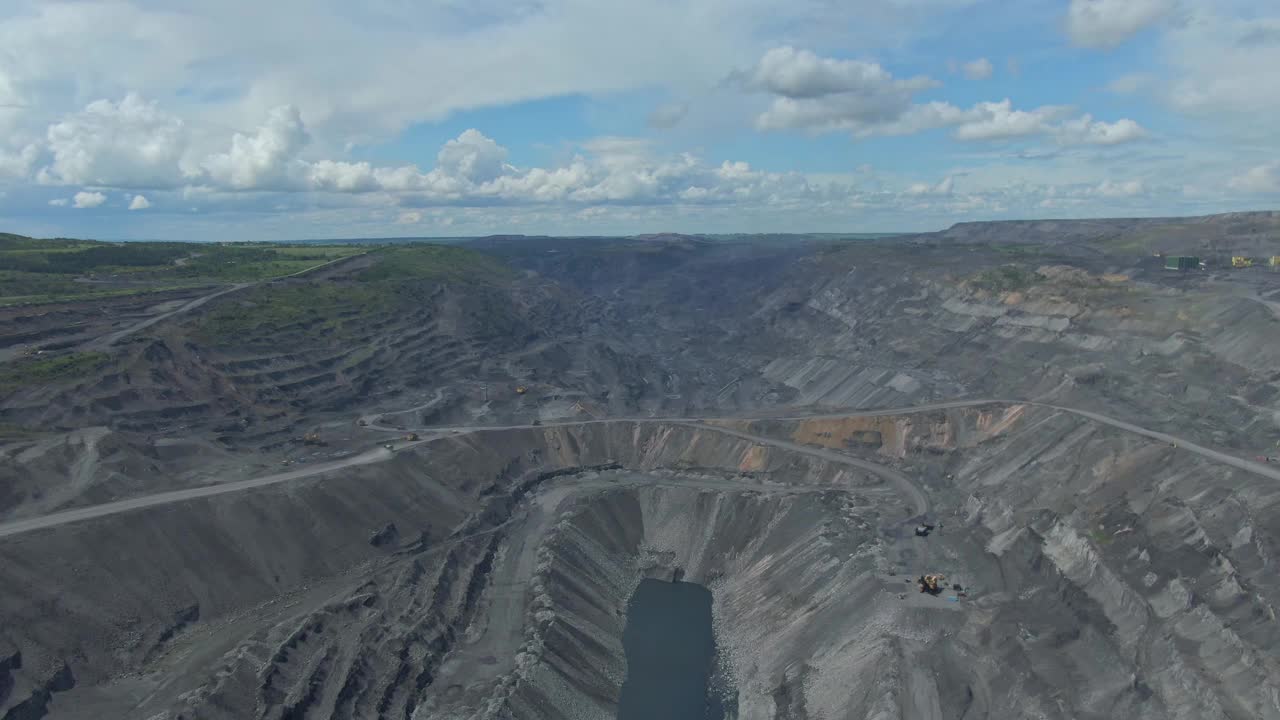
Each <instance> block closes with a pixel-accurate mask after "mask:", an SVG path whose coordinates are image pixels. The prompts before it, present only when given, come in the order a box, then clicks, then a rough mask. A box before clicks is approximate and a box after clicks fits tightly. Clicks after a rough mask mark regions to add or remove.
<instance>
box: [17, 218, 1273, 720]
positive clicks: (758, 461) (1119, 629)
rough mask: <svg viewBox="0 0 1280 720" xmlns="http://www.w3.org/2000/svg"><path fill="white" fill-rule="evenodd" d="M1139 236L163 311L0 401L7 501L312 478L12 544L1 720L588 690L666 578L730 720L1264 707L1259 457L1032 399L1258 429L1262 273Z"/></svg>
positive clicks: (1241, 714)
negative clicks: (253, 329) (164, 317)
mask: <svg viewBox="0 0 1280 720" xmlns="http://www.w3.org/2000/svg"><path fill="white" fill-rule="evenodd" d="M1237 220H1238V221H1239V222H1241V223H1245V224H1246V225H1248V226H1249V227H1248V228H1243V229H1240V228H1237V229H1238V230H1240V232H1235V231H1234V230H1233V231H1232V233H1227V234H1229V235H1231V236H1232V237H1239V238H1241V242H1244V243H1246V245H1244V246H1242V247H1246V248H1247V246H1248V244H1249V243H1251V244H1253V245H1255V246H1257V248H1262V247H1263V246H1264V245H1265V246H1266V247H1270V245H1267V243H1273V242H1274V241H1273V240H1272V239H1270V236H1269V235H1266V233H1264V232H1261V231H1257V232H1255V231H1254V230H1249V228H1255V229H1256V228H1257V227H1262V228H1264V229H1265V228H1266V227H1269V225H1268V223H1272V222H1273V220H1274V218H1272V217H1271V216H1266V217H1252V218H1242V219H1241V218H1238V219H1237ZM1228 221H1229V219H1227V220H1221V221H1216V222H1228ZM1246 221H1247V222H1246ZM1152 222H1154V221H1116V222H1114V223H1111V224H1106V223H1102V224H1097V223H1077V224H1070V223H1051V224H1035V225H1019V226H1007V227H1005V226H1001V227H995V228H993V227H975V226H967V227H965V226H962V227H957V228H954V229H953V230H952V231H949V232H948V233H943V234H940V235H938V236H931V237H928V238H913V239H907V240H898V241H895V242H894V243H867V244H858V245H856V246H854V245H834V244H823V243H820V242H815V243H810V244H802V243H778V244H777V245H766V244H763V243H760V244H755V243H746V242H736V241H734V242H730V241H725V242H712V241H710V240H703V239H688V238H683V239H682V238H676V239H675V240H670V242H668V240H669V239H662V238H655V239H650V240H646V241H644V243H642V244H644V247H642V248H636V247H630V246H627V247H624V248H623V249H622V250H616V249H613V248H606V249H604V250H602V249H600V248H599V247H597V245H598V243H597V241H596V240H595V239H591V240H567V239H543V240H536V239H523V240H520V241H519V242H515V241H512V242H511V243H504V242H500V241H499V240H490V241H487V242H488V243H489V250H490V251H492V252H494V253H495V254H497V255H499V256H501V257H503V258H504V259H505V260H506V261H507V262H509V263H511V264H512V265H513V266H514V267H517V268H520V269H523V270H527V271H528V273H525V274H521V275H520V276H519V277H518V279H516V280H513V281H512V282H511V284H510V285H504V286H499V287H490V286H485V287H484V288H482V289H476V288H467V287H462V286H457V285H440V286H438V287H436V286H432V287H430V288H426V287H424V288H418V290H421V292H420V293H418V294H414V295H413V296H412V297H411V298H410V300H411V302H410V303H409V304H408V305H406V306H405V307H404V308H402V310H403V311H402V312H400V311H397V312H394V313H390V314H388V315H385V316H377V317H374V318H373V319H372V320H370V321H369V322H368V323H367V324H362V325H360V326H358V327H356V328H354V329H352V332H355V335H353V336H352V337H354V338H355V339H354V340H351V341H349V342H345V343H337V342H328V341H326V340H325V339H324V338H322V337H321V338H316V337H313V335H314V334H312V333H310V332H309V330H308V327H310V326H307V327H301V326H299V327H290V328H288V329H287V330H288V333H289V334H288V338H290V340H289V342H283V341H276V340H273V339H272V338H270V337H267V336H263V335H256V336H253V337H248V338H244V339H243V342H233V343H227V344H223V345H219V346H213V347H210V346H205V345H202V344H201V341H200V339H199V334H198V332H197V330H198V324H199V312H193V313H192V314H191V315H190V316H187V317H185V318H184V319H180V320H176V321H174V322H173V323H169V324H165V323H159V324H157V325H155V326H154V330H151V329H148V331H147V332H143V333H139V334H137V335H136V336H133V337H132V338H131V339H130V341H129V342H128V343H125V344H124V345H122V346H120V347H113V348H112V353H113V355H112V358H111V361H110V362H109V363H108V364H107V365H104V366H103V368H102V369H101V370H97V371H94V373H90V374H88V375H87V376H85V377H83V378H74V379H72V380H70V381H68V382H67V383H66V384H63V385H57V386H55V385H50V386H49V387H39V388H30V389H24V390H22V391H20V392H16V393H15V394H13V395H12V396H8V397H6V398H3V402H0V523H4V524H11V523H13V522H15V521H23V520H25V519H28V518H33V517H39V516H42V515H44V514H46V513H50V512H60V511H69V510H74V509H76V508H82V507H85V506H94V505H99V504H101V503H106V502H110V501H115V500H121V499H125V498H135V497H143V496H146V497H150V496H152V494H153V493H157V492H161V491H183V490H187V489H191V488H200V487H205V486H209V485H217V484H220V483H225V482H226V481H228V480H241V479H244V478H246V477H250V478H251V477H263V476H269V475H274V474H276V473H294V472H296V473H298V475H297V478H296V479H291V480H289V481H287V482H278V483H276V484H273V485H269V486H262V487H253V488H249V489H240V490H238V491H236V492H227V493H225V494H217V495H210V496H202V497H187V499H183V500H181V501H174V502H167V503H163V504H156V505H151V506H148V507H145V508H141V509H134V510H130V511H128V512H119V513H115V514H107V515H103V516H101V517H95V518H93V519H89V520H82V521H80V522H70V523H66V524H61V525H57V526H54V527H46V528H44V529H39V530H31V531H28V532H22V533H15V534H11V535H4V536H3V537H0V718H9V717H13V718H21V717H35V716H43V717H48V718H54V719H57V718H85V719H88V718H116V717H119V718H147V719H156V720H159V719H160V718H168V719H170V720H176V719H177V718H188V719H192V718H205V719H210V720H220V719H227V720H230V719H231V718H272V719H281V720H283V719H286V718H290V719H294V720H296V719H298V718H384V717H386V718H397V719H399V718H417V719H418V720H422V719H424V718H433V719H434V718H443V719H460V718H467V719H471V718H495V719H507V718H566V717H567V718H612V717H614V713H615V708H616V703H617V700H618V697H619V692H620V688H621V686H622V683H623V681H624V679H625V677H626V672H627V667H626V659H625V655H624V653H623V648H622V637H623V632H624V628H625V623H626V617H625V608H626V605H627V602H628V599H629V598H630V596H631V594H632V592H633V591H634V588H635V587H636V586H637V585H638V584H639V583H640V582H641V580H643V579H645V578H658V579H663V580H669V579H671V578H673V577H682V578H684V579H687V580H690V581H694V582H697V583H700V584H702V585H704V586H706V587H707V588H709V589H710V590H711V592H712V603H713V604H712V611H713V617H714V626H715V634H716V643H717V647H718V652H719V654H718V656H717V665H716V673H715V676H716V681H717V683H718V684H719V685H721V686H722V687H724V688H726V689H727V690H728V695H727V697H729V698H730V699H731V702H730V707H731V710H732V712H733V713H734V716H735V717H739V718H771V719H772V718H778V719H781V718H787V719H790V720H797V719H802V718H811V719H816V718H843V717H857V718H863V717H866V718H884V719H888V718H951V717H960V718H971V717H988V716H990V717H1008V718H1021V717H1040V718H1064V719H1065V718H1089V719H1092V718H1097V719H1102V718H1159V719H1160V720H1167V718H1170V717H1173V718H1189V719H1190V718H1229V719H1231V720H1236V719H1238V718H1280V681H1278V680H1277V678H1280V663H1278V661H1277V657H1280V625H1277V620H1276V598H1277V597H1280V576H1277V574H1276V566H1277V557H1278V556H1280V485H1277V483H1276V481H1275V479H1274V478H1273V477H1268V476H1266V475H1265V474H1258V473H1256V472H1250V471H1247V470H1245V469H1235V466H1232V465H1227V464H1222V463H1220V462H1214V461H1211V460H1209V459H1205V457H1209V456H1208V455H1201V454H1196V453H1193V452H1190V451H1188V450H1187V448H1186V446H1185V445H1184V446H1183V447H1174V446H1173V445H1172V444H1171V441H1166V442H1160V441H1156V440H1151V439H1149V436H1148V435H1141V434H1134V433H1130V432H1126V431H1123V430H1120V429H1117V428H1116V427H1115V426H1112V425H1107V424H1102V423H1099V422H1096V421H1095V420H1091V419H1089V418H1088V416H1087V415H1083V416H1082V415H1080V414H1073V413H1070V412H1064V411H1061V410H1058V409H1055V407H1053V406H1058V407H1063V408H1075V409H1078V410H1083V411H1090V412H1093V413H1100V414H1103V415H1106V416H1109V417H1112V418H1116V419H1118V420H1120V421H1124V422H1128V423H1132V424H1135V425H1139V426H1141V427H1142V428H1146V429H1149V430H1153V431H1157V432H1164V433H1169V434H1170V435H1175V436H1177V438H1186V439H1187V440H1190V441H1192V442H1194V443H1198V444H1202V445H1204V446H1205V447H1207V448H1212V449H1214V450H1216V451H1219V452H1221V453H1225V454H1227V455H1230V456H1232V458H1235V460H1234V462H1235V463H1236V466H1243V467H1249V463H1244V462H1242V460H1244V459H1251V458H1254V457H1256V456H1258V455H1263V456H1264V457H1265V455H1266V454H1270V455H1272V456H1275V455H1276V454H1277V453H1276V451H1275V449H1274V448H1276V447H1277V442H1280V409H1277V406H1276V400H1277V398H1280V376H1277V375H1276V368H1277V367H1278V366H1280V333H1277V332H1276V331H1275V330H1276V327H1277V323H1278V322H1280V320H1278V319H1277V318H1280V315H1277V299H1278V298H1280V286H1276V285H1275V282H1276V278H1280V275H1276V276H1273V275H1271V274H1268V273H1267V272H1266V271H1265V270H1263V269H1262V268H1252V269H1250V270H1249V271H1247V272H1242V273H1238V274H1229V273H1227V272H1225V271H1224V272H1216V271H1215V272H1205V273H1202V274H1196V275H1191V274H1186V275H1176V276H1175V275H1172V274H1163V271H1162V270H1161V269H1160V267H1159V262H1158V259H1154V258H1150V257H1120V256H1117V255H1113V254H1107V253H1105V252H1102V251H1100V250H1099V248H1104V249H1105V247H1107V243H1110V242H1112V241H1113V240H1114V239H1115V237H1116V236H1115V235H1114V233H1117V232H1121V233H1151V232H1156V231H1155V230H1153V228H1162V227H1163V228H1166V229H1167V228H1168V227H1169V225H1168V222H1169V221H1160V222H1165V225H1159V224H1155V225H1153V224H1152ZM1188 222H1189V221H1188ZM1231 222H1235V221H1231ZM1191 224H1192V225H1194V223H1191ZM1068 225H1070V227H1068ZM1187 227H1190V225H1188V226H1187ZM1202 229H1203V228H1199V229H1197V228H1191V229H1186V228H1183V230H1185V231H1186V233H1187V234H1186V235H1185V236H1183V235H1178V236H1177V237H1175V238H1174V239H1176V240H1178V241H1179V242H1182V241H1184V240H1185V241H1186V242H1187V243H1191V242H1193V241H1195V242H1198V240H1195V238H1194V237H1192V235H1193V234H1194V233H1195V232H1200V230H1202ZM1246 230H1248V232H1245V231H1246ZM1161 232H1163V230H1161ZM1224 232H1225V231H1224ZM993 233H994V235H993ZM1022 233H1027V234H1029V235H1028V236H1027V237H1031V236H1036V237H1038V236H1045V237H1047V236H1049V235H1053V236H1054V237H1055V238H1057V240H1055V241H1054V242H1052V243H1049V242H1046V243H1044V244H1043V245H1039V246H1037V245H1031V244H1030V243H1028V242H1026V238H1023V239H1022V240H1018V238H1019V237H1022V235H1021V234H1022ZM995 235H1000V236H1002V237H1003V236H1005V235H1007V236H1008V237H1007V238H1006V240H1008V241H1009V242H1008V243H1002V242H997V243H995V244H993V245H992V246H988V245H987V243H990V242H991V238H992V237H995ZM1126 237H1128V236H1126ZM1143 237H1146V235H1143ZM1196 237H1199V236H1196ZM984 238H985V239H984ZM1122 239H1123V238H1122ZM480 245H481V246H484V245H485V243H480ZM562 246H563V247H562ZM549 249H558V250H563V252H557V253H555V254H551V253H549V252H548V250H549ZM1255 270H1256V272H1255ZM335 272H337V271H335ZM337 280H338V281H342V282H346V281H347V280H343V279H342V278H341V277H340V278H338V279H337ZM317 282H318V281H317ZM121 302H123V301H121ZM220 302H222V301H221V300H219V299H214V300H212V301H210V302H209V304H208V308H206V309H216V308H217V307H218V306H219V303H220ZM144 310H145V308H143V309H140V310H138V311H137V312H139V313H143V311H144ZM63 313H64V314H65V315H66V316H67V317H66V320H67V321H70V320H71V319H74V317H75V313H74V312H73V311H72V310H65V311H63ZM6 314H7V315H6ZM0 315H4V317H0V332H3V331H5V326H4V325H3V323H4V322H8V320H6V319H5V317H7V316H8V315H21V318H18V319H20V320H22V323H18V321H17V320H13V323H16V324H24V325H29V326H31V327H29V328H28V329H27V330H26V332H40V333H44V332H52V329H51V326H52V325H56V324H57V323H54V322H53V320H50V319H48V318H45V319H40V318H38V317H36V315H34V314H33V313H31V312H29V311H26V310H24V311H18V310H6V311H4V313H0ZM28 316H29V317H28ZM58 317H62V316H61V315H59V316H58ZM140 317H142V316H141V315H140ZM58 322H63V320H58ZM95 322H98V323H99V324H104V323H106V322H107V321H105V320H102V319H99V320H97V321H95ZM317 322H318V321H317ZM41 323H45V324H41ZM46 325H49V327H46ZM357 331H358V332H357ZM85 332H88V331H85ZM295 341H296V342H295ZM517 387H519V388H523V391H517V390H516V388H517ZM957 399H960V400H966V399H976V401H977V402H978V404H976V405H973V406H965V407H959V406H956V405H955V404H954V403H951V402H950V401H954V400H957ZM984 399H990V401H989V402H988V401H985V400H984ZM1032 401H1035V402H1032ZM1035 403H1046V404H1044V405H1039V404H1035ZM920 406H927V407H931V408H933V409H930V410H923V409H917V410H915V411H912V410H909V409H903V408H911V407H917V408H919V407H920ZM865 408H882V409H883V408H899V409H900V410H894V411H888V412H884V413H881V414H872V415H866V414H863V415H859V414H857V413H856V411H857V410H858V409H865ZM609 417H614V418H623V419H617V420H613V421H605V420H602V419H603V418H609ZM1095 417H1096V416H1095ZM645 418H648V419H645ZM692 418H702V419H703V420H702V421H698V420H694V419H692ZM535 421H536V422H538V423H539V424H538V425H536V426H535V425H534V422H535ZM478 426H499V427H500V428H502V429H489V430H484V431H480V430H477V427H478ZM431 427H435V428H437V429H438V428H440V427H448V428H454V429H455V430H454V431H450V432H439V433H432V432H430V431H429V429H428V428H431ZM418 433H420V434H421V437H420V438H416V439H415V438H413V437H412V436H413V435H414V434H418ZM313 434H314V437H313ZM388 445H389V446H391V449H390V450H386V449H384V448H385V447H386V446H388ZM370 453H373V455H370ZM366 456H367V457H366ZM353 457H354V458H361V457H366V459H367V460H368V462H364V461H361V462H364V464H359V465H353V466H350V467H346V468H345V469H341V470H331V471H328V472H313V471H310V470H308V468H315V467H316V466H317V464H318V463H341V462H344V459H349V458H353ZM1219 459H1221V456H1219ZM1261 464H1262V465H1264V466H1265V467H1273V466H1271V465H1269V464H1266V463H1261ZM330 467H332V466H330ZM922 523H925V524H930V525H934V526H935V528H934V530H932V531H931V532H930V533H929V534H928V535H927V536H924V537H921V536H917V535H916V534H915V532H914V530H915V528H916V527H918V526H919V525H921V524H922ZM925 573H941V574H943V575H945V576H946V581H945V583H944V588H951V589H949V590H947V589H944V591H943V592H941V593H940V594H939V595H938V596H931V595H928V594H922V593H920V592H917V586H916V579H917V578H919V577H920V576H921V575H923V574H925ZM956 584H958V585H960V587H961V588H962V589H961V590H956V589H954V585H956ZM961 593H963V594H961Z"/></svg>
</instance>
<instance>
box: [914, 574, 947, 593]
mask: <svg viewBox="0 0 1280 720" xmlns="http://www.w3.org/2000/svg"><path fill="white" fill-rule="evenodd" d="M916 582H918V583H919V584H920V592H922V593H929V594H930V595H937V594H939V593H941V592H942V591H943V590H946V589H947V586H946V584H945V583H946V577H944V576H942V575H937V574H934V575H921V576H920V579H919V580H917V581H916Z"/></svg>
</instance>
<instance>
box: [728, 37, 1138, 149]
mask: <svg viewBox="0 0 1280 720" xmlns="http://www.w3.org/2000/svg"><path fill="white" fill-rule="evenodd" d="M975 64H979V65H980V68H979V70H980V71H981V72H979V73H977V74H978V75H980V74H981V73H982V72H988V71H990V70H992V67H991V63H990V62H989V61H986V60H985V59H984V60H981V61H974V63H968V64H966V65H965V66H964V68H963V69H964V71H965V72H966V73H970V66H971V65H975ZM734 79H735V80H737V81H738V82H740V83H741V84H742V85H743V86H745V87H747V88H749V89H754V90H761V91H767V92H770V93H772V94H773V96H774V98H773V101H772V103H771V104H770V106H769V107H768V109H766V110H765V111H764V112H763V113H760V114H759V115H758V116H757V117H756V123H755V124H756V127H757V128H758V129H760V130H794V129H799V130H808V131H811V132H834V131H844V132H849V133H851V134H852V135H853V136H854V137H855V138H870V137H877V136H901V135H913V134H916V133H920V132H924V131H927V130H933V129H937V128H946V127H952V128H955V130H954V133H953V137H954V138H955V139H957V140H964V141H982V140H1007V139H1012V138H1025V137H1032V136H1037V135H1045V136H1051V137H1053V138H1054V139H1055V140H1056V141H1057V142H1060V143H1062V144H1093V145H1113V144H1118V143H1122V142H1130V141H1133V140H1137V139H1139V138H1141V137H1143V136H1144V135H1145V132H1144V131H1143V129H1142V128H1141V127H1140V126H1139V125H1138V124H1137V123H1136V122H1134V121H1132V120H1128V119H1122V120H1118V121H1116V122H1115V123H1107V122H1103V121H1095V120H1094V119H1093V118H1092V117H1091V116H1089V115H1084V116H1081V117H1079V118H1077V119H1076V120H1071V121H1066V120H1065V118H1066V117H1067V116H1069V115H1070V114H1071V112H1072V111H1071V108H1069V107H1063V106H1054V105H1046V106H1042V107H1038V108H1034V109H1031V110H1019V109H1016V108H1014V107H1013V102H1012V101H1011V100H1009V99H1008V98H1005V99H1004V100H1001V101H999V102H980V103H977V104H975V105H973V106H972V107H970V108H968V109H964V108H960V107H957V106H955V105H952V104H951V103H948V102H942V101H936V100H935V101H931V102H926V103H915V102H913V100H914V96H915V94H916V93H918V92H919V91H922V90H924V89H927V88H930V87H934V86H936V82H935V81H933V80H930V79H928V78H923V77H917V78H911V79H909V80H899V79H896V78H894V77H893V75H892V74H890V73H889V72H888V71H886V70H884V69H883V68H882V67H880V66H879V65H876V64H874V63H865V62H861V61H855V60H832V59H829V58H820V57H818V56H816V55H814V54H813V53H810V52H807V51H800V50H795V49H793V48H789V47H787V48H779V49H775V50H770V51H769V52H768V53H766V54H765V56H764V58H762V59H761V61H760V63H759V64H758V65H757V66H756V67H755V68H754V69H753V70H751V71H749V72H738V73H736V74H735V75H734Z"/></svg>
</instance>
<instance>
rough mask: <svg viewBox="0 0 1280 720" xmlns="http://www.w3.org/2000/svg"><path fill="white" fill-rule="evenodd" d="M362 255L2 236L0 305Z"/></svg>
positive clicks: (268, 274)
mask: <svg viewBox="0 0 1280 720" xmlns="http://www.w3.org/2000/svg"><path fill="white" fill-rule="evenodd" d="M361 252H365V250H363V249H361V248H358V247H353V246H346V245H309V246H298V245H274V244H271V245H268V244H261V243H235V244H197V243H175V242H135V243H104V242H95V241H90V240H67V239H61V238H59V239H51V240H41V239H36V238H28V237H23V236H19V235H10V234H0V305H13V304H37V303H48V302H61V301H67V300H89V299H94V298H104V297H117V296H121V295H136V294H141V293H147V292H157V291H164V290H172V289H176V288H188V287H197V286H202V285H210V284H219V283H231V282H248V281H254V280H266V279H270V278H276V277H283V276H286V275H292V274H294V273H298V272H301V271H303V270H306V269H308V268H312V267H315V266H316V265H320V264H322V263H325V262H329V261H331V260H336V259H339V258H343V257H348V256H351V255H356V254H359V253H361Z"/></svg>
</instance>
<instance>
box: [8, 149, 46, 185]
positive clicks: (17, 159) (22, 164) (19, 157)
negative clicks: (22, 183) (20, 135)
mask: <svg viewBox="0 0 1280 720" xmlns="http://www.w3.org/2000/svg"><path fill="white" fill-rule="evenodd" d="M39 155H40V148H39V147H38V146H36V145H35V144H27V145H24V146H22V147H21V148H19V149H17V150H15V151H12V152H10V151H6V150H4V149H3V148H0V179H5V178H25V177H26V176H27V175H29V174H30V173H31V168H32V167H34V166H35V163H36V158H38V157H39Z"/></svg>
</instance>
